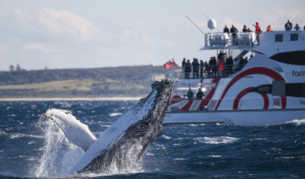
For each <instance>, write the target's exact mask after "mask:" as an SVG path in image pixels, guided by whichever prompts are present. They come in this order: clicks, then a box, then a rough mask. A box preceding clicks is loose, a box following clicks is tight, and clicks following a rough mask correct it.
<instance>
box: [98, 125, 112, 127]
mask: <svg viewBox="0 0 305 179" xmlns="http://www.w3.org/2000/svg"><path fill="white" fill-rule="evenodd" d="M100 126H101V127H109V126H110V125H100Z"/></svg>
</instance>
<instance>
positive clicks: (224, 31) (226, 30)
mask: <svg viewBox="0 0 305 179" xmlns="http://www.w3.org/2000/svg"><path fill="white" fill-rule="evenodd" d="M223 33H227V34H228V35H229V33H230V32H229V28H228V27H227V26H225V28H224V29H223Z"/></svg>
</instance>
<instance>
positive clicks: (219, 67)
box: [218, 60, 225, 77]
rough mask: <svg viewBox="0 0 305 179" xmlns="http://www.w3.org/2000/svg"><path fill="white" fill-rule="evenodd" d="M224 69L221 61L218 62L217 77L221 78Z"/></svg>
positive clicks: (223, 63)
mask: <svg viewBox="0 0 305 179" xmlns="http://www.w3.org/2000/svg"><path fill="white" fill-rule="evenodd" d="M224 67H225V62H224V61H223V60H220V61H219V63H218V69H219V77H222V76H223V72H224Z"/></svg>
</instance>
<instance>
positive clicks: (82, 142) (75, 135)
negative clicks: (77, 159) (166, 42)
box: [43, 108, 96, 151]
mask: <svg viewBox="0 0 305 179" xmlns="http://www.w3.org/2000/svg"><path fill="white" fill-rule="evenodd" d="M43 116H44V117H46V118H49V119H51V120H52V121H53V122H54V123H55V124H56V125H58V127H59V128H60V129H61V130H62V131H63V132H64V133H65V135H66V137H67V138H68V139H69V140H70V141H71V142H72V143H73V144H75V145H77V146H79V147H81V148H83V149H84V150H85V151H87V149H88V148H89V147H90V146H91V145H92V144H93V143H94V142H95V141H96V138H95V136H94V135H93V134H92V133H91V131H90V130H89V128H88V126H87V125H85V124H83V123H81V122H80V121H79V120H77V119H76V118H75V117H74V116H73V115H72V113H71V112H70V111H66V110H60V109H53V108H50V109H48V110H46V112H45V113H44V114H43Z"/></svg>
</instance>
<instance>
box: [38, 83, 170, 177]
mask: <svg viewBox="0 0 305 179" xmlns="http://www.w3.org/2000/svg"><path fill="white" fill-rule="evenodd" d="M151 87H152V91H151V93H150V94H149V95H148V96H147V97H146V98H145V99H144V100H143V99H142V100H140V101H139V102H138V103H137V104H136V105H135V106H133V107H132V108H130V109H129V110H128V111H126V112H125V113H124V114H123V115H122V116H120V117H119V118H118V119H117V120H116V121H115V122H114V123H113V124H112V125H111V126H110V127H108V128H107V129H106V130H105V131H104V132H103V133H102V134H101V135H100V137H99V138H98V139H96V137H95V136H94V135H93V134H92V133H91V131H90V130H89V128H88V126H87V125H85V124H82V123H81V122H80V121H78V120H77V119H76V118H75V117H74V116H73V115H72V113H71V112H70V111H66V110H59V109H52V108H50V109H48V110H47V111H45V113H44V114H43V116H44V117H45V118H48V119H51V120H52V121H53V122H54V123H55V124H57V126H58V127H59V128H60V129H61V130H62V131H63V132H64V133H65V136H66V137H67V138H68V139H69V140H70V141H71V142H72V143H74V144H75V145H77V146H79V147H81V148H82V149H84V151H86V152H85V154H84V155H83V156H82V157H81V158H80V160H79V161H78V162H77V163H76V164H75V165H74V166H73V167H72V169H71V170H70V171H69V174H75V173H102V172H107V170H109V167H110V166H113V165H115V166H116V168H117V169H119V170H120V169H122V168H124V166H126V162H127V165H128V163H131V162H135V161H138V160H139V159H141V157H142V156H143V155H144V153H145V152H146V150H147V148H148V147H149V145H150V144H151V143H152V142H154V141H155V140H156V139H157V138H158V136H159V135H160V134H161V132H162V130H163V118H164V116H165V113H166V111H167V108H168V106H169V104H170V101H171V98H172V94H173V89H174V85H173V83H172V81H171V80H168V79H166V80H162V81H156V82H154V83H153V84H152V85H151ZM130 158H132V161H130ZM128 159H129V160H128Z"/></svg>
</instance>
